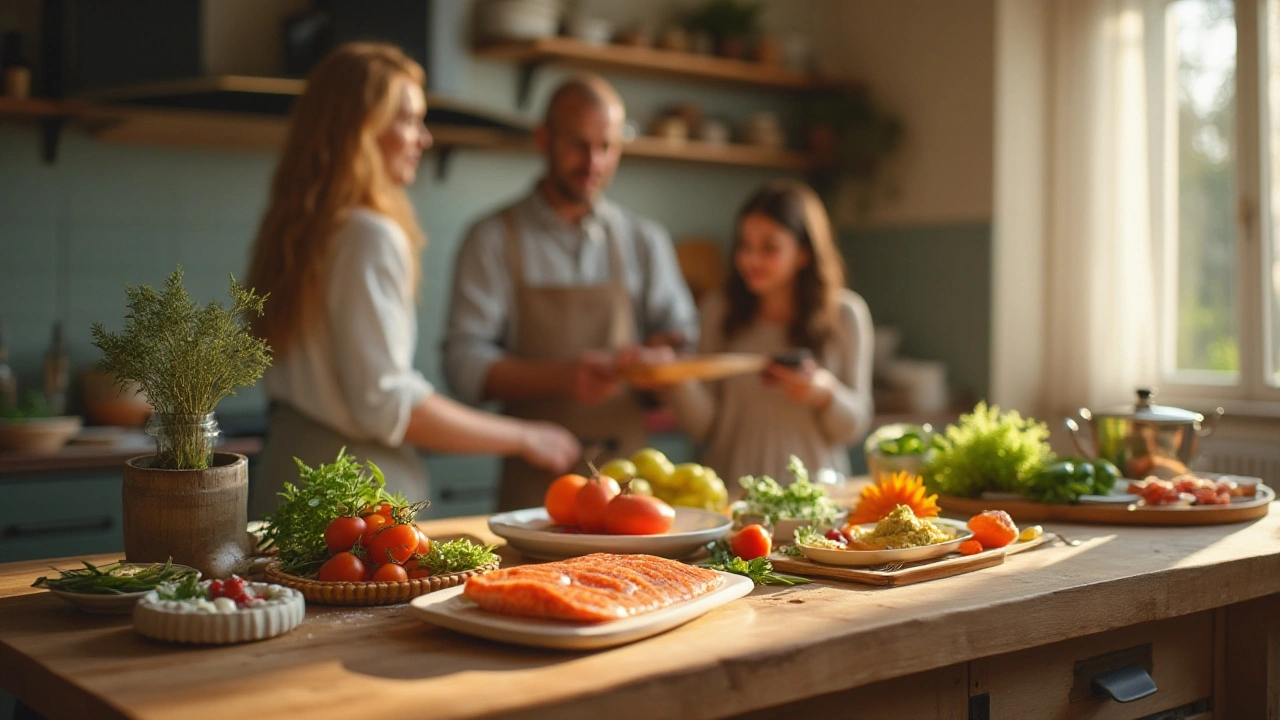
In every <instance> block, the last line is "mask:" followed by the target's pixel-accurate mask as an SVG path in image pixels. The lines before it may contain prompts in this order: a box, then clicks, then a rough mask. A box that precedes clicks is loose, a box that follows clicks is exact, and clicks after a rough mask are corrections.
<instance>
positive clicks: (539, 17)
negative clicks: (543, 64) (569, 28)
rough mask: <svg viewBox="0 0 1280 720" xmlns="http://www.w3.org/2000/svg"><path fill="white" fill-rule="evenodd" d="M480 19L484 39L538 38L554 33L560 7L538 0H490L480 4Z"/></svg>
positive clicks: (557, 24)
mask: <svg viewBox="0 0 1280 720" xmlns="http://www.w3.org/2000/svg"><path fill="white" fill-rule="evenodd" d="M479 21H480V28H481V35H482V36H483V37H484V38H485V39H487V40H537V39H539V38H544V37H551V36H553V35H555V34H556V30H558V29H559V26H560V7H559V6H558V5H557V4H555V3H551V2H538V1H537V0H490V1H489V2H487V3H485V4H484V5H481V6H480V15H479Z"/></svg>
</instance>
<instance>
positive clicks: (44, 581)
mask: <svg viewBox="0 0 1280 720" xmlns="http://www.w3.org/2000/svg"><path fill="white" fill-rule="evenodd" d="M80 562H82V563H83V564H84V567H83V568H78V569H76V570H58V568H53V569H54V570H58V573H59V574H60V575H61V577H57V578H52V579H50V578H47V577H39V578H36V581H35V582H34V583H32V584H31V587H46V588H49V589H52V590H62V591H65V592H73V593H84V594H86V595H123V594H125V593H135V592H146V591H148V590H154V589H155V588H156V586H157V585H159V584H160V583H165V582H178V581H181V580H182V579H183V578H185V577H187V576H191V575H194V573H195V571H194V570H192V569H190V568H186V567H175V566H174V564H173V558H169V559H168V560H166V561H165V562H164V564H160V563H156V564H154V565H151V566H150V567H145V568H138V567H137V566H131V567H126V566H125V564H124V561H123V560H119V561H117V562H114V563H111V564H108V565H99V566H94V565H93V564H91V563H88V562H85V561H83V560H81V561H80Z"/></svg>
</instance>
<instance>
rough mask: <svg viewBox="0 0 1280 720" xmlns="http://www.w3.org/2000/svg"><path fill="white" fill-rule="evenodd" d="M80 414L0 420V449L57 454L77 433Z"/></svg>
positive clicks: (81, 422) (80, 423) (80, 421)
mask: <svg viewBox="0 0 1280 720" xmlns="http://www.w3.org/2000/svg"><path fill="white" fill-rule="evenodd" d="M81 425H83V421H82V420H81V419H80V416H79V415H59V416H57V417H47V418H29V419H25V420H0V448H8V449H9V450H17V451H18V452H27V453H33V454H40V455H48V454H50V453H56V452H58V451H59V450H61V449H62V446H63V445H66V444H67V441H69V440H70V439H71V438H72V437H74V436H75V434H76V433H78V432H80V426H81Z"/></svg>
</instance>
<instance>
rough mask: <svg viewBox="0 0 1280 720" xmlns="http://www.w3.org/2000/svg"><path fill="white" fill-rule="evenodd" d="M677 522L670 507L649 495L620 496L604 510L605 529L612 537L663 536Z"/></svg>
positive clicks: (674, 513)
mask: <svg viewBox="0 0 1280 720" xmlns="http://www.w3.org/2000/svg"><path fill="white" fill-rule="evenodd" d="M675 520H676V511H675V510H672V509H671V506H670V505H668V504H666V503H665V502H663V501H661V500H659V499H658V498H656V497H650V496H648V495H632V494H629V493H628V494H626V495H619V496H617V497H615V498H614V499H612V500H610V501H609V504H608V505H606V506H605V509H604V529H605V532H607V533H609V534H610V535H661V534H662V533H665V532H666V531H668V530H670V529H671V524H672V523H674V522H675Z"/></svg>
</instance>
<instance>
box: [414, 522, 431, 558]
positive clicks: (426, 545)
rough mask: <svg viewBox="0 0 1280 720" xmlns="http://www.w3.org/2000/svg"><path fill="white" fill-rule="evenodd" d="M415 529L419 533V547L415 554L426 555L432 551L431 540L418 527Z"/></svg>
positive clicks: (415, 526)
mask: <svg viewBox="0 0 1280 720" xmlns="http://www.w3.org/2000/svg"><path fill="white" fill-rule="evenodd" d="M413 529H414V530H416V531H417V532H418V547H417V548H416V549H415V550H414V551H413V552H414V554H415V555H426V554H427V551H429V550H430V549H431V538H429V537H427V534H426V533H424V532H422V528H420V527H418V526H417V525H414V526H413Z"/></svg>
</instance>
